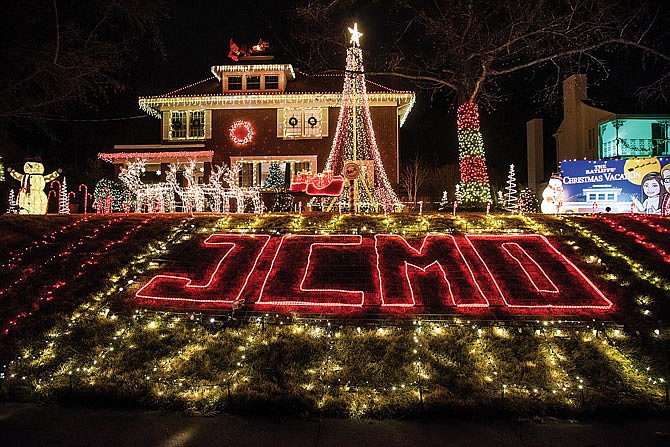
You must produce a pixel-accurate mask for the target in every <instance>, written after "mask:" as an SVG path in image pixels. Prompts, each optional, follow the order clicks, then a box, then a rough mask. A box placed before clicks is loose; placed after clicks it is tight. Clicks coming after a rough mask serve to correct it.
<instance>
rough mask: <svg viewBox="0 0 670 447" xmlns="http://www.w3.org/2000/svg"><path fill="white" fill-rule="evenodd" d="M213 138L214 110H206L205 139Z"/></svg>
mask: <svg viewBox="0 0 670 447" xmlns="http://www.w3.org/2000/svg"><path fill="white" fill-rule="evenodd" d="M209 138H212V111H211V110H205V139H209Z"/></svg>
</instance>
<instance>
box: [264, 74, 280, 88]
mask: <svg viewBox="0 0 670 447" xmlns="http://www.w3.org/2000/svg"><path fill="white" fill-rule="evenodd" d="M278 89H279V76H278V75H266V76H265V90H278Z"/></svg>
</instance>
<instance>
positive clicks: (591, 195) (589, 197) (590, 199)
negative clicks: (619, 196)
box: [586, 193, 596, 202]
mask: <svg viewBox="0 0 670 447" xmlns="http://www.w3.org/2000/svg"><path fill="white" fill-rule="evenodd" d="M586 200H588V201H589V202H590V201H593V200H596V195H595V194H592V193H591V194H589V195H588V199H586Z"/></svg>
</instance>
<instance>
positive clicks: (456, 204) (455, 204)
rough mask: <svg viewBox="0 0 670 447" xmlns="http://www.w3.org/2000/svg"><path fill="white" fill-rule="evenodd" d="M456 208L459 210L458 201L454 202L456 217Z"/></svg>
mask: <svg viewBox="0 0 670 447" xmlns="http://www.w3.org/2000/svg"><path fill="white" fill-rule="evenodd" d="M456 208H458V200H454V212H453V215H454V216H455V215H456Z"/></svg>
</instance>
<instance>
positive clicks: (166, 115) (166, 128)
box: [163, 110, 171, 140]
mask: <svg viewBox="0 0 670 447" xmlns="http://www.w3.org/2000/svg"><path fill="white" fill-rule="evenodd" d="M170 113H171V112H170V111H169V110H168V111H167V112H163V140H169V139H170Z"/></svg>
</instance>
